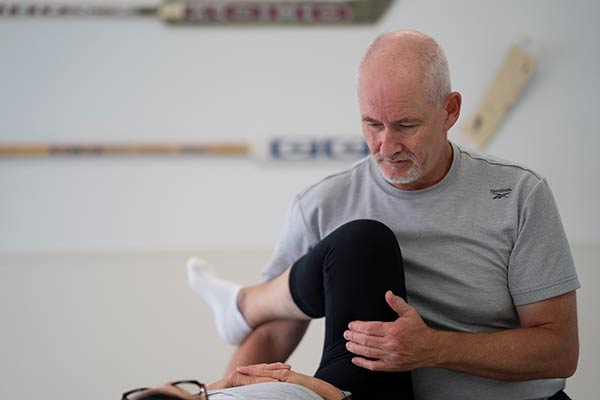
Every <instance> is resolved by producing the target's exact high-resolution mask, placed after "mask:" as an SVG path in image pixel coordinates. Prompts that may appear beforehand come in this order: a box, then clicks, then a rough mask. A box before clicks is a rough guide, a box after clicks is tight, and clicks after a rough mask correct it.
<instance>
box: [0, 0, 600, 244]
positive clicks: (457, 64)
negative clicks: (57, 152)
mask: <svg viewBox="0 0 600 400" xmlns="http://www.w3.org/2000/svg"><path fill="white" fill-rule="evenodd" d="M144 2H145V0H144V1H142V0H139V1H128V2H127V4H137V3H144ZM122 3H125V2H122ZM598 15H600V3H598V2H597V1H593V0H590V1H582V0H580V1H576V2H567V1H564V0H563V1H546V0H543V1H541V0H540V1H527V2H523V1H520V0H513V1H506V0H505V1H496V2H491V1H475V0H472V1H467V0H462V1H452V2H448V1H422V0H421V1H419V0H402V1H400V0H399V1H397V2H395V3H393V4H392V6H391V8H390V10H389V12H388V13H387V14H386V15H385V16H384V18H383V20H382V21H380V23H378V24H376V25H373V26H359V27H327V28H298V27H296V28H293V27H268V28H267V27H265V28H257V27H216V28H191V27H189V28H184V27H179V28H175V27H171V26H166V25H164V24H162V23H161V22H159V21H157V20H146V19H140V20H125V21H122V20H116V21H115V20H85V19H84V20H39V19H37V20H23V19H21V20H16V19H12V20H6V19H3V20H0V48H1V49H2V57H1V59H0V82H1V84H0V86H1V88H2V90H0V103H1V104H2V107H0V110H1V111H0V116H1V117H0V120H1V121H2V122H1V125H0V140H2V141H68V142H73V141H77V142H103V141H139V142H145V141H148V142H150V141H161V142H162V141H164V142H169V141H177V140H196V141H218V140H232V141H237V140H240V141H245V140H251V139H253V138H256V137H257V136H261V135H267V136H268V135H274V134H279V135H281V134H283V135H285V134H297V135H317V136H323V135H331V134H356V135H359V131H360V126H359V116H358V110H357V105H356V101H355V96H354V71H355V66H356V63H357V61H358V59H359V57H360V55H361V53H362V51H363V50H364V48H365V46H366V45H367V44H368V43H369V41H370V40H372V39H373V38H374V37H375V36H376V34H378V33H380V32H382V31H387V30H391V29H394V28H417V29H420V30H422V31H425V32H427V33H429V34H431V35H432V36H434V37H436V38H437V39H438V40H439V41H440V43H441V44H442V46H443V47H444V48H445V49H446V52H447V55H448V58H449V62H450V65H451V70H452V75H453V81H454V87H455V89H456V90H459V91H461V92H462V93H463V96H464V109H463V117H464V118H463V121H466V117H468V116H469V115H470V114H471V113H472V112H474V110H475V107H476V105H477V103H478V101H479V100H480V98H481V97H482V96H483V94H484V93H485V90H486V88H487V85H488V84H489V83H490V81H491V79H492V77H493V75H494V72H495V70H496V68H497V67H498V66H499V64H500V62H501V60H502V58H503V57H504V54H505V51H506V50H507V49H508V47H509V46H510V45H511V44H513V43H514V42H515V41H517V40H519V39H521V38H522V37H529V38H530V39H531V40H533V41H534V43H536V44H537V45H539V46H540V47H541V48H542V49H543V57H542V59H541V61H540V63H539V68H538V70H537V71H536V74H535V76H534V78H533V80H532V81H531V82H530V83H531V84H530V85H529V86H528V88H527V91H526V92H525V94H524V96H523V98H522V99H521V101H520V102H519V104H518V105H517V107H516V108H515V109H514V110H513V113H511V115H510V117H509V118H508V120H507V121H506V123H505V124H504V125H503V127H502V129H501V131H500V132H499V134H498V136H497V137H496V138H495V139H494V141H493V142H492V143H491V145H490V146H489V147H488V148H487V151H488V152H489V153H492V154H494V155H497V156H501V157H504V158H509V159H513V160H515V161H517V162H521V163H523V164H526V165H529V166H531V167H532V168H535V169H537V170H538V171H540V172H541V173H542V174H544V175H545V176H547V177H548V179H549V181H550V184H551V185H552V187H553V188H554V191H555V195H556V198H557V201H558V203H559V206H560V209H561V212H562V215H563V218H564V223H565V227H566V230H567V233H568V235H569V237H570V239H571V240H574V241H597V240H600V213H598V212H597V209H596V205H595V204H596V200H595V199H597V198H598V197H599V189H598V185H596V184H594V182H597V176H596V175H597V173H598V172H600V158H598V157H597V156H596V149H597V148H599V147H600V136H599V135H596V134H595V133H594V127H595V124H594V123H595V121H596V118H595V117H596V107H597V105H598V100H597V93H598V90H599V89H600V84H599V79H600V78H599V77H598V74H597V71H596V69H597V65H599V64H600V51H599V50H598V48H599V47H598V46H597V45H596V43H594V41H595V39H596V38H598V37H600V26H599V25H598V24H597V17H598ZM450 137H451V138H452V139H454V140H456V141H459V142H461V141H462V140H461V136H460V134H459V132H458V129H454V131H453V132H451V136H450ZM338 168H339V166H334V165H328V166H308V165H295V166H281V165H261V164H260V163H258V164H257V163H254V162H252V161H250V160H244V159H223V158H216V157H215V158H209V159H207V158H204V159H202V158H193V157H179V158H161V157H157V158H148V159H139V158H138V159H135V158H112V159H107V158H102V159H94V158H92V159H90V158H85V159H83V158H82V159H50V160H48V159H38V160H6V159H3V160H0V187H1V188H2V196H0V221H1V223H0V251H56V250H82V251H85V250H93V251H114V250H138V251H142V250H152V251H155V250H159V249H169V250H182V249H190V248H213V249H214V248H219V249H227V248H246V249H252V248H270V247H272V245H273V243H274V241H275V240H276V236H277V232H278V229H279V226H280V223H281V219H282V217H283V214H284V211H285V208H286V207H287V204H288V203H289V201H290V199H291V198H292V196H293V194H294V193H296V192H297V191H299V190H300V189H301V188H303V187H305V186H307V185H308V184H309V183H312V182H313V181H315V180H316V179H317V178H318V177H321V176H323V175H325V174H327V173H329V172H331V171H334V170H336V169H338Z"/></svg>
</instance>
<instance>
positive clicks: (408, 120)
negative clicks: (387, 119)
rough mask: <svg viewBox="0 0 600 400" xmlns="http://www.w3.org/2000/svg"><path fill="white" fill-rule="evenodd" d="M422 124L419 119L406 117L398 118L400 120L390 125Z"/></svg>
mask: <svg viewBox="0 0 600 400" xmlns="http://www.w3.org/2000/svg"><path fill="white" fill-rule="evenodd" d="M422 122H423V120H422V119H421V118H417V117H406V118H400V119H398V120H396V121H394V122H392V125H404V124H420V123H422Z"/></svg>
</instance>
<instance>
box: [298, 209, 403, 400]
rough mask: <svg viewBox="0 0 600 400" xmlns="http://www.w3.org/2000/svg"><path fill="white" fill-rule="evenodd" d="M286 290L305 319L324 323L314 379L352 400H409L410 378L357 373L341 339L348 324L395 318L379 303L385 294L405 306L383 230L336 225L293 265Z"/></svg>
mask: <svg viewBox="0 0 600 400" xmlns="http://www.w3.org/2000/svg"><path fill="white" fill-rule="evenodd" d="M289 284H290V292H291V294H292V298H293V299H294V302H295V303H296V305H297V306H298V307H299V308H300V309H301V310H302V311H303V312H304V313H305V314H307V315H308V316H310V317H312V318H320V317H323V316H324V317H325V341H324V345H323V355H322V358H321V363H320V365H319V368H318V370H317V372H316V373H315V377H317V378H320V379H323V380H324V381H327V382H329V383H331V384H333V385H335V386H337V387H338V388H340V389H343V390H348V391H351V392H352V395H353V399H354V400H366V399H388V398H389V399H392V398H393V399H412V398H413V392H412V382H411V375H410V372H374V371H370V370H367V369H364V368H360V367H357V366H356V365H354V364H352V362H351V359H352V357H355V356H356V355H354V354H352V353H350V352H349V351H348V350H347V349H346V340H345V339H344V337H343V333H344V331H345V330H346V329H347V327H348V323H349V322H351V321H355V320H363V321H394V320H395V319H396V318H398V315H397V314H396V313H395V312H394V311H393V310H392V309H391V308H390V306H389V305H388V304H387V303H386V301H385V297H384V294H385V292H386V291H387V290H391V291H393V292H394V294H396V295H398V296H401V297H402V298H403V299H405V300H406V288H405V285H404V269H403V264H402V254H401V253H400V248H399V247H398V242H397V240H396V237H395V235H394V233H393V232H392V231H391V230H390V229H389V228H388V227H387V226H385V225H384V224H382V223H381V222H377V221H373V220H357V221H352V222H349V223H347V224H345V225H342V226H341V227H339V228H338V229H336V230H335V231H333V232H332V233H331V234H329V235H328V236H327V237H325V238H324V239H323V240H321V241H320V242H319V243H318V244H317V245H316V246H315V247H313V248H312V249H311V250H309V251H308V253H307V254H305V255H304V256H303V257H302V258H300V259H299V260H298V261H296V262H295V263H294V265H293V266H292V269H291V272H290V280H289Z"/></svg>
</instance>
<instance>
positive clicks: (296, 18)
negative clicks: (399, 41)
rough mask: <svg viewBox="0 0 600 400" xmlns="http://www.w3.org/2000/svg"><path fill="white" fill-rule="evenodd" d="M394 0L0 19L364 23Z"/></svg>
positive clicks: (178, 6) (57, 11)
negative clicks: (145, 18) (103, 18)
mask: <svg viewBox="0 0 600 400" xmlns="http://www.w3.org/2000/svg"><path fill="white" fill-rule="evenodd" d="M392 1H393V0H329V1H327V0H325V1H310V0H305V1H282V0H280V1H252V0H238V1H231V0H222V1H218V0H212V1H205V0H162V2H161V3H159V4H158V5H156V6H129V7H128V6H106V5H104V6H90V5H58V4H21V3H4V4H3V3H0V17H69V16H70V17H136V16H140V17H158V18H160V19H161V20H163V21H166V22H168V23H174V24H199V25H222V24H364V23H374V22H376V21H377V20H378V19H379V18H380V17H381V16H382V15H383V13H384V12H385V10H386V9H387V8H388V6H389V4H390V3H391V2H392Z"/></svg>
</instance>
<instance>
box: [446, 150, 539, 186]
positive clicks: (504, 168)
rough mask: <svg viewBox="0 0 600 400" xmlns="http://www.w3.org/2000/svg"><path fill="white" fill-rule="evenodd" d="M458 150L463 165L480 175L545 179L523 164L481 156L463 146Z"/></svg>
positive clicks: (534, 179) (485, 155)
mask: <svg viewBox="0 0 600 400" xmlns="http://www.w3.org/2000/svg"><path fill="white" fill-rule="evenodd" d="M456 148H457V149H458V151H459V154H460V157H461V164H462V165H463V166H465V167H466V168H473V169H474V170H476V171H478V172H479V173H480V174H485V173H488V174H489V173H491V174H502V175H506V174H509V175H512V176H519V177H521V178H530V179H532V180H533V181H540V180H542V179H543V177H542V175H541V174H540V173H538V172H537V171H535V170H533V169H531V168H529V167H527V166H525V165H523V164H520V163H517V162H514V161H510V160H507V159H504V158H500V157H496V156H491V155H487V154H481V153H478V152H476V151H473V150H470V149H466V148H464V147H461V146H456Z"/></svg>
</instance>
